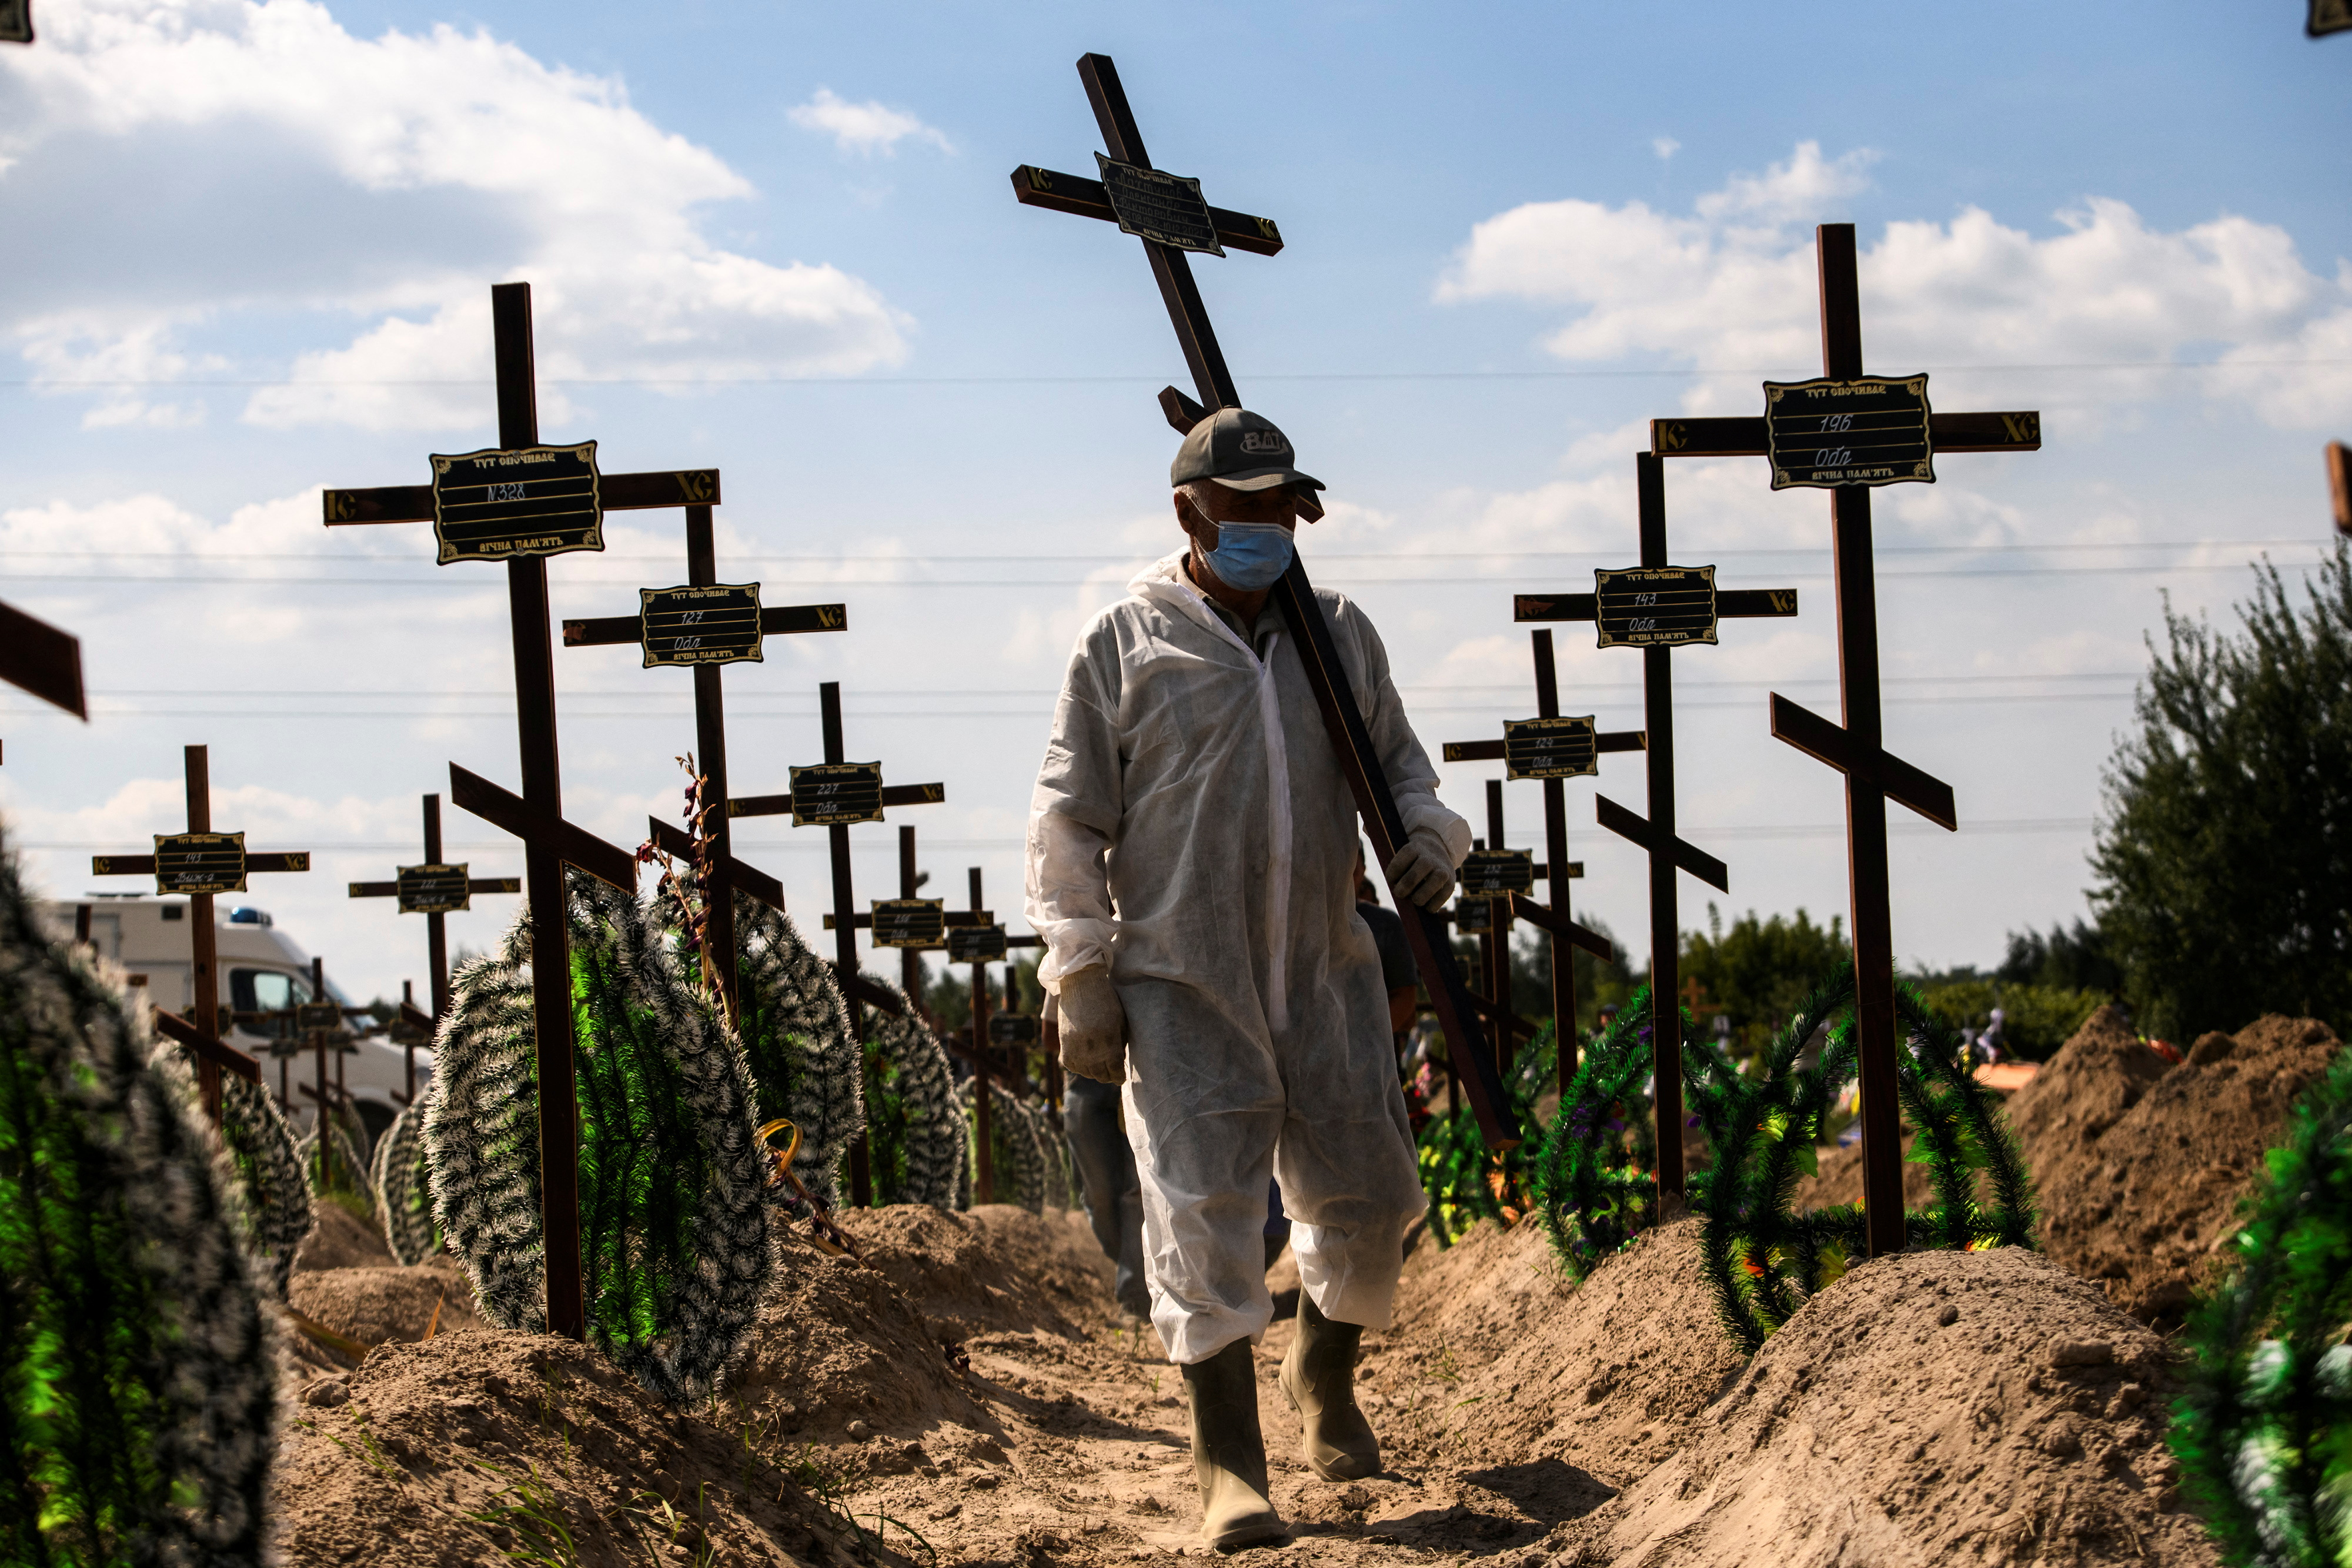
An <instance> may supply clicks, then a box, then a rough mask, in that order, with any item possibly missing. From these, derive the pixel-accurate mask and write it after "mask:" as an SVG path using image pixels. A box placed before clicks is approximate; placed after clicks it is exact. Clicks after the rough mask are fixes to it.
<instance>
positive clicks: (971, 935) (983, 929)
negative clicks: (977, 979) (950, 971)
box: [948, 925, 1004, 964]
mask: <svg viewBox="0 0 2352 1568" xmlns="http://www.w3.org/2000/svg"><path fill="white" fill-rule="evenodd" d="M1003 956H1004V927H1003V926H1002V925H950V926H949V927H948V962H949V963H950V964H993V963H996V962H998V961H999V960H1001V959H1002V958H1003Z"/></svg>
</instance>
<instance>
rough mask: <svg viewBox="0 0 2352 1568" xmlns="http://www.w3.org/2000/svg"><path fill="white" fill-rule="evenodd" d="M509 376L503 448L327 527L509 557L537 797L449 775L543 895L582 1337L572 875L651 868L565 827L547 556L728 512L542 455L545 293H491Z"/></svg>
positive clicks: (684, 489)
mask: <svg viewBox="0 0 2352 1568" xmlns="http://www.w3.org/2000/svg"><path fill="white" fill-rule="evenodd" d="M490 322H491V332H492V343H493V347H494V350H495V355H496V362H497V366H498V413H499V444H498V447H497V448H495V449H493V450H489V451H486V452H478V453H467V454H463V455H456V456H439V455H436V457H435V458H434V459H433V466H434V472H435V479H434V483H432V484H430V485H397V486H387V487H384V488H381V489H372V490H329V491H327V492H326V493H325V495H324V496H323V497H322V498H321V499H322V505H323V507H324V508H325V511H326V521H327V526H328V527H330V528H338V527H345V526H349V525H352V524H361V523H416V522H431V523H432V524H433V525H434V535H435V538H436V541H437V542H438V544H439V546H440V550H439V555H440V559H442V560H443V561H444V562H447V561H452V560H460V559H498V560H503V561H504V562H505V563H506V568H507V605H508V611H509V622H510V623H511V626H512V630H513V639H514V668H515V728H516V737H517V739H518V741H519V743H520V751H521V761H522V793H521V794H520V795H519V796H518V795H514V794H511V793H509V792H508V791H507V790H505V789H500V788H499V786H497V785H495V784H493V783H491V782H490V781H489V780H488V779H483V778H481V777H479V776H478V775H476V774H473V773H470V772H467V770H466V769H465V768H460V767H458V766H457V764H456V763H454V762H453V763H451V764H450V765H449V799H450V802H451V803H452V804H453V805H456V806H457V807H459V808H460V809H462V810H468V811H471V812H473V813H474V814H475V815H476V816H478V817H482V818H484V819H486V820H488V821H490V822H492V823H494V824H495V825H497V826H499V827H500V828H503V829H505V830H506V831H508V832H509V833H512V834H514V835H515V836H516V837H518V838H520V839H521V840H522V841H523V885H524V888H525V890H526V892H527V893H528V894H529V897H530V905H529V912H530V941H531V1011H532V1017H533V1020H534V1025H535V1030H536V1036H537V1049H538V1054H539V1137H540V1207H541V1236H542V1237H543V1238H544V1239H545V1243H546V1257H547V1326H548V1329H549V1332H551V1333H560V1334H564V1335H566V1336H568V1337H570V1338H572V1339H579V1338H581V1337H582V1336H583V1334H584V1333H586V1332H587V1306H586V1302H585V1301H584V1300H583V1294H582V1285H581V1277H580V1165H579V1147H580V1107H579V1100H578V1096H577V1089H576V1084H575V1082H574V1066H573V1038H572V964H571V956H570V955H571V947H570V939H569V935H568V933H567V932H566V930H565V927H564V910H565V906H566V903H567V900H566V898H565V893H564V886H563V868H564V866H565V865H567V864H569V865H573V866H577V867H578V868H579V869H580V870H582V871H584V872H586V873H589V874H590V875H592V876H594V877H596V878H598V879H599V880H601V881H604V882H607V883H611V884H612V885H614V887H617V888H621V889H624V890H625V891H628V892H631V893H634V892H635V888H636V860H635V856H633V855H631V854H630V853H629V852H627V851H625V850H621V849H616V848H614V846H613V845H611V844H609V843H606V842H605V841H604V840H602V839H599V838H596V837H595V836H594V835H593V834H591V833H588V832H586V831H583V830H581V829H579V828H577V827H574V826H573V825H572V823H570V822H568V821H564V819H563V787H562V768H561V766H560V763H559V760H558V755H557V749H556V736H555V656H554V650H553V645H552V643H551V639H550V637H549V634H548V610H547V559H546V558H547V557H548V556H549V555H551V554H561V553H563V552H565V551H568V550H573V549H603V548H604V536H603V533H602V531H601V529H602V522H603V517H604V513H605V512H608V511H622V510H629V509H635V508H645V507H697V506H715V505H717V504H718V501H719V471H718V470H717V469H715V468H701V469H689V470H679V471H671V472H667V473H649V474H602V473H599V472H598V471H597V470H596V468H595V461H594V458H595V444H594V443H593V442H590V443H585V444H582V445H579V446H575V447H569V448H565V447H548V446H541V445H540V444H539V391H538V384H537V376H536V373H535V371H534V370H533V366H532V350H531V324H530V285H529V284H528V283H501V284H497V285H494V286H493V287H491V289H490Z"/></svg>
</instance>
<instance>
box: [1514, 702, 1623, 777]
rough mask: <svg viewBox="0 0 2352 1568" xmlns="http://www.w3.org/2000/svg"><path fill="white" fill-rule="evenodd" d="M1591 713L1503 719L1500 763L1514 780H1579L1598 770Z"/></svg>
mask: <svg viewBox="0 0 2352 1568" xmlns="http://www.w3.org/2000/svg"><path fill="white" fill-rule="evenodd" d="M1593 718H1594V716H1593V715H1591V714H1586V715H1585V716H1583V717H1581V718H1507V719H1505V720H1504V721H1503V766H1504V768H1505V770H1506V772H1507V776H1508V777H1510V778H1513V779H1578V778H1582V777H1584V776H1586V775H1588V774H1598V773H1599V772H1600V771H1601V752H1600V749H1599V747H1600V736H1599V735H1598V734H1597V733H1596V732H1595V730H1594V727H1593V722H1592V721H1593Z"/></svg>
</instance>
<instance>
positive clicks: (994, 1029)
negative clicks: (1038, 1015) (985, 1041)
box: [988, 1013, 1037, 1045]
mask: <svg viewBox="0 0 2352 1568" xmlns="http://www.w3.org/2000/svg"><path fill="white" fill-rule="evenodd" d="M988 1038H989V1040H990V1041H991V1042H992V1044H996V1045H1034V1044H1035V1043H1036V1040H1037V1020H1036V1019H1034V1018H1032V1017H1030V1016H1029V1015H1028V1014H1027V1013H991V1014H990V1015H989V1016H988Z"/></svg>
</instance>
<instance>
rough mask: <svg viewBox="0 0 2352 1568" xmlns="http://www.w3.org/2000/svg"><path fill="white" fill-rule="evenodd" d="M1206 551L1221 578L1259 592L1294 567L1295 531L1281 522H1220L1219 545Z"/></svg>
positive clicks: (1245, 588)
mask: <svg viewBox="0 0 2352 1568" xmlns="http://www.w3.org/2000/svg"><path fill="white" fill-rule="evenodd" d="M1202 553H1203V554H1204V555H1205V557H1206V558H1207V559H1208V562H1209V570H1212V571H1213V572H1215V573H1216V574H1217V580H1218V581H1220V582H1222V583H1223V584H1224V585H1225V586H1226V587H1228V588H1238V589H1240V590H1241V591H1243V592H1244V593H1255V591H1257V590H1259V589H1261V588H1272V587H1273V586H1274V583H1275V580H1276V578H1278V577H1280V576H1281V575H1282V574H1283V573H1284V572H1286V571H1288V570H1290V553H1291V534H1290V530H1289V529H1288V528H1284V527H1283V526H1282V525H1281V524H1280V523H1219V524H1218V525H1217V548H1216V549H1213V550H1207V551H1204V552H1202Z"/></svg>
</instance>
